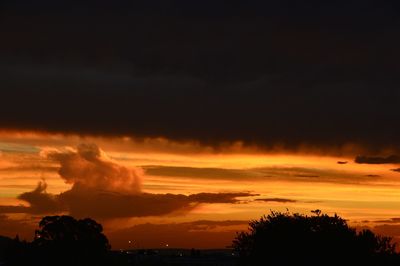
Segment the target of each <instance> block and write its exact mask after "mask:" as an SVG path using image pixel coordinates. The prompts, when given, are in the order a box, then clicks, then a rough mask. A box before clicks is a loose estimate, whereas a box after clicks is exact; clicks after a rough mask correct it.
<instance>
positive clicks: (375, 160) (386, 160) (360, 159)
mask: <svg viewBox="0 0 400 266" xmlns="http://www.w3.org/2000/svg"><path fill="white" fill-rule="evenodd" d="M354 162H356V163H359V164H398V163H400V156H398V155H390V156H387V157H368V156H361V155H360V156H357V157H356V158H355V160H354Z"/></svg>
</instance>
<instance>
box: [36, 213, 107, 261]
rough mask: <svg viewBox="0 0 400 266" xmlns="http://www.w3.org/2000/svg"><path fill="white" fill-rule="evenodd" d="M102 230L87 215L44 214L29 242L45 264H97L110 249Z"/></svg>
mask: <svg viewBox="0 0 400 266" xmlns="http://www.w3.org/2000/svg"><path fill="white" fill-rule="evenodd" d="M102 231H103V227H102V226H101V225H100V224H98V223H97V222H96V221H94V220H92V219H89V218H86V219H82V220H76V219H74V218H73V217H71V216H46V217H44V218H43V219H42V220H41V221H40V223H39V229H38V230H36V231H35V239H34V241H33V242H32V245H33V247H34V248H35V249H36V251H37V252H38V253H39V254H41V255H42V261H44V262H46V263H48V264H53V265H54V263H57V264H58V265H59V264H65V265H87V263H90V264H96V265H98V264H99V263H102V262H103V261H104V258H105V257H106V255H107V252H108V251H109V250H110V245H109V243H108V240H107V237H106V236H105V235H104V234H103V233H102Z"/></svg>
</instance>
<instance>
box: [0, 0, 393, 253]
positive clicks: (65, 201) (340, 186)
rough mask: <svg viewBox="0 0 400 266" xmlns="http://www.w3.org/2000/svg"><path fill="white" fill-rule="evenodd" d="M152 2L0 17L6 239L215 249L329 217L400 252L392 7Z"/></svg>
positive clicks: (1, 194)
mask: <svg viewBox="0 0 400 266" xmlns="http://www.w3.org/2000/svg"><path fill="white" fill-rule="evenodd" d="M111 2H112V3H111ZM143 2H145V3H142V4H140V3H136V2H135V1H124V0H117V1H85V3H71V2H70V1H64V0H61V1H47V0H39V1H27V0H14V1H11V0H10V1H2V3H1V4H0V32H1V41H0V58H1V60H0V70H1V72H0V73H1V74H0V99H1V101H0V235H6V236H15V235H16V234H19V235H20V236H21V237H22V238H26V239H28V240H29V239H32V237H33V232H34V229H35V228H36V226H37V223H38V221H39V220H40V219H41V217H43V216H45V215H56V214H59V215H60V214H68V215H72V216H74V217H77V218H84V217H91V218H93V219H95V220H97V221H99V222H100V223H101V224H102V225H103V226H104V229H105V233H106V235H107V237H108V238H109V239H110V241H111V244H112V246H113V248H115V249H118V248H161V247H167V246H168V247H185V248H192V247H195V248H223V247H226V246H229V245H230V243H231V240H232V239H233V237H234V236H235V233H236V232H237V231H241V230H246V228H247V224H248V222H249V221H250V220H252V219H258V218H259V217H260V216H261V215H263V214H268V213H269V212H270V210H276V211H286V210H289V211H290V212H300V213H304V214H311V210H315V209H320V210H322V211H323V212H324V213H328V214H334V213H337V214H339V215H340V216H342V217H344V218H346V219H347V220H348V221H349V223H350V224H351V225H352V226H354V227H357V228H363V227H369V228H371V229H373V230H374V231H375V232H377V233H379V234H384V235H390V236H393V237H394V238H395V240H400V197H399V195H400V137H399V136H400V126H399V125H400V124H399V121H400V111H399V110H400V109H399V102H400V89H399V85H400V80H399V79H400V78H399V77H400V75H398V72H399V71H400V65H399V62H400V53H399V50H398V47H399V46H400V38H399V35H398V32H399V27H400V20H399V17H398V16H397V14H398V11H399V8H400V5H399V3H396V2H395V1H365V0H364V1H361V0H350V1H345V3H340V2H341V1H295V0H290V1H256V0H250V1H230V3H229V4H227V3H225V1H219V0H216V1H215V0H214V1H208V0H205V1H197V2H196V1H181V0H174V1H165V0H164V1H161V0H150V1H143ZM321 2H324V3H321Z"/></svg>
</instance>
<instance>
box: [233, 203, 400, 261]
mask: <svg viewBox="0 0 400 266" xmlns="http://www.w3.org/2000/svg"><path fill="white" fill-rule="evenodd" d="M233 246H234V248H235V249H236V252H237V253H238V254H239V255H240V262H241V264H242V265H295V264H300V265H382V266H383V265H395V263H398V255H397V253H396V251H395V244H393V243H392V242H391V239H390V238H388V237H381V236H377V235H375V234H374V233H373V232H371V231H370V230H363V231H361V232H357V231H356V230H355V229H353V228H351V227H349V226H348V224H347V222H346V221H345V220H344V219H342V218H341V217H339V216H338V215H334V216H329V215H326V214H321V212H320V211H319V210H317V211H315V212H314V215H311V216H307V215H302V214H291V213H289V212H286V213H281V212H271V213H270V214H269V215H266V216H263V217H261V219H260V220H256V221H251V222H250V224H249V231H248V232H241V233H239V234H238V235H237V237H236V238H235V240H234V241H233Z"/></svg>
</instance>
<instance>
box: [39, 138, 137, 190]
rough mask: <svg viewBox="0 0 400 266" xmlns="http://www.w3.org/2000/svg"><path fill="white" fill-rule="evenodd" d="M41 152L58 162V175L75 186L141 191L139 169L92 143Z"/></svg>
mask: <svg viewBox="0 0 400 266" xmlns="http://www.w3.org/2000/svg"><path fill="white" fill-rule="evenodd" d="M44 154H45V155H46V156H47V157H48V158H49V159H52V160H54V161H56V162H58V163H59V164H60V169H59V171H58V173H59V174H60V177H61V178H63V179H64V180H65V181H66V182H67V183H70V184H73V185H74V186H83V187H86V188H94V189H98V190H107V191H119V192H127V193H137V192H139V191H140V177H139V174H138V173H137V171H138V169H130V168H127V167H124V166H121V165H119V164H117V163H115V162H113V161H112V160H111V159H109V158H108V157H107V156H106V154H105V153H104V152H103V151H102V150H100V148H99V147H98V146H97V145H95V144H81V145H79V146H78V147H77V149H76V150H68V151H64V152H60V151H49V152H44Z"/></svg>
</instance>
